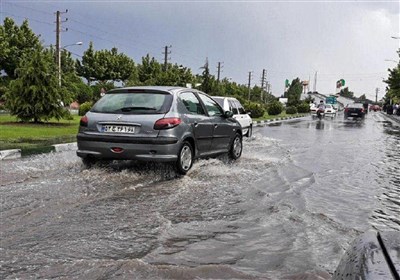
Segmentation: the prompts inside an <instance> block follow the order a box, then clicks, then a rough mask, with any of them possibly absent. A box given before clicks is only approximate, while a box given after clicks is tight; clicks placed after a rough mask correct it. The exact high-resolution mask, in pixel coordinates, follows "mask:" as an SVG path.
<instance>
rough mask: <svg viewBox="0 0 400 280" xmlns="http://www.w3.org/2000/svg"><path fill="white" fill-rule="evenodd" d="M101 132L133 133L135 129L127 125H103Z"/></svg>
mask: <svg viewBox="0 0 400 280" xmlns="http://www.w3.org/2000/svg"><path fill="white" fill-rule="evenodd" d="M103 132H116V133H135V127H134V126H127V125H103Z"/></svg>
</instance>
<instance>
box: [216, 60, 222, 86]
mask: <svg viewBox="0 0 400 280" xmlns="http://www.w3.org/2000/svg"><path fill="white" fill-rule="evenodd" d="M221 63H223V62H218V66H217V68H218V75H217V82H218V83H219V77H220V74H221V68H222V67H223V66H221Z"/></svg>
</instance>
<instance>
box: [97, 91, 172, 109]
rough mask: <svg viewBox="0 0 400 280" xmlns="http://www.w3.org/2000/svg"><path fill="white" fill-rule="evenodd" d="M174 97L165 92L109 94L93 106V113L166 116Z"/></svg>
mask: <svg viewBox="0 0 400 280" xmlns="http://www.w3.org/2000/svg"><path fill="white" fill-rule="evenodd" d="M171 102H172V95H170V94H169V93H163V92H129V93H120V92H118V93H109V94H106V95H105V96H103V97H102V98H101V99H100V100H99V101H97V103H96V104H95V105H94V106H93V108H92V110H91V112H96V113H118V114H165V113H166V112H168V110H169V108H170V106H171Z"/></svg>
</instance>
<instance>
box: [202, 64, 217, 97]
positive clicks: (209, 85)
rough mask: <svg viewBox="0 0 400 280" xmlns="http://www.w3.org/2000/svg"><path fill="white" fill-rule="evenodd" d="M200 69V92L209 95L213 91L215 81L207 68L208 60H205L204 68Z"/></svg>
mask: <svg viewBox="0 0 400 280" xmlns="http://www.w3.org/2000/svg"><path fill="white" fill-rule="evenodd" d="M200 69H203V72H202V74H201V85H200V90H201V91H203V92H205V93H208V94H211V93H212V89H213V81H214V80H215V78H214V77H213V76H212V75H211V74H210V68H209V67H208V58H207V59H206V63H205V64H204V66H203V67H201V68H200Z"/></svg>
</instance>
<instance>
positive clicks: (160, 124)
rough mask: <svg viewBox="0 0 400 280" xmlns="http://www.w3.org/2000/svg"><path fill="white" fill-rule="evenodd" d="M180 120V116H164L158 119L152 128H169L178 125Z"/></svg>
mask: <svg viewBox="0 0 400 280" xmlns="http://www.w3.org/2000/svg"><path fill="white" fill-rule="evenodd" d="M181 122H182V120H181V119H180V118H165V119H159V120H158V121H156V123H155V124H154V129H157V130H159V129H169V128H173V127H175V126H177V125H179V124H180V123H181Z"/></svg>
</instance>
